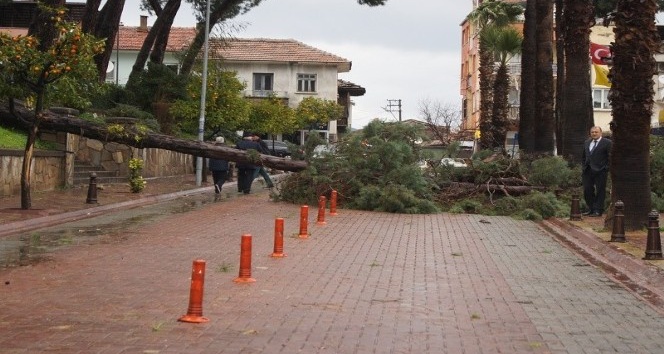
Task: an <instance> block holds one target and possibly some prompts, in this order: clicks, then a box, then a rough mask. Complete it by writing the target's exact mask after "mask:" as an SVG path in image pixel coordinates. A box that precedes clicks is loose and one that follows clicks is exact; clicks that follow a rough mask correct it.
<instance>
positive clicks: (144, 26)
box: [138, 15, 148, 32]
mask: <svg viewBox="0 0 664 354" xmlns="http://www.w3.org/2000/svg"><path fill="white" fill-rule="evenodd" d="M138 30H139V31H145V32H147V31H148V16H147V15H141V25H140V26H139V27H138Z"/></svg>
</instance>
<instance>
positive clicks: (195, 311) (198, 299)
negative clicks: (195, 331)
mask: <svg viewBox="0 0 664 354" xmlns="http://www.w3.org/2000/svg"><path fill="white" fill-rule="evenodd" d="M204 279H205V261H204V260H202V259H197V260H195V261H194V265H193V266H192V268H191V290H190V291H189V309H187V314H186V315H184V316H182V317H180V318H179V319H178V321H180V322H190V323H203V322H207V321H209V319H207V318H205V317H203V283H204Z"/></svg>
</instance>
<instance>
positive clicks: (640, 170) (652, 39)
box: [609, 0, 659, 230]
mask: <svg viewBox="0 0 664 354" xmlns="http://www.w3.org/2000/svg"><path fill="white" fill-rule="evenodd" d="M656 13H657V2H656V1H655V0H619V1H618V5H617V11H616V15H615V23H616V28H615V29H614V33H615V41H614V45H613V67H612V68H611V74H610V75H611V81H612V87H611V91H610V93H609V100H610V101H611V113H612V115H613V122H614V125H613V127H614V128H613V148H612V153H611V167H610V173H611V181H612V195H611V201H612V202H615V201H617V200H621V201H622V202H623V203H625V217H624V223H625V229H626V230H636V229H640V228H642V227H643V226H644V224H645V223H646V222H647V220H648V212H649V211H650V208H651V199H650V174H649V172H650V165H649V164H650V161H649V148H650V119H651V116H652V108H653V96H654V90H653V83H652V79H653V75H654V74H655V72H656V71H655V70H656V66H655V60H654V57H653V56H654V54H655V53H656V52H657V49H658V48H659V36H658V34H657V29H656V27H655V14H656Z"/></svg>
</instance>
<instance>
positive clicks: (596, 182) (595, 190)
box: [582, 127, 611, 216]
mask: <svg viewBox="0 0 664 354" xmlns="http://www.w3.org/2000/svg"><path fill="white" fill-rule="evenodd" d="M610 153H611V140H609V139H607V138H603V137H602V129H601V128H600V127H592V128H590V138H589V139H588V140H586V142H585V143H584V144H583V174H582V181H583V198H584V200H585V201H586V205H587V206H588V210H587V211H586V212H585V213H583V214H584V215H588V216H601V215H602V213H603V212H604V199H605V197H606V179H607V176H608V174H609V154H610Z"/></svg>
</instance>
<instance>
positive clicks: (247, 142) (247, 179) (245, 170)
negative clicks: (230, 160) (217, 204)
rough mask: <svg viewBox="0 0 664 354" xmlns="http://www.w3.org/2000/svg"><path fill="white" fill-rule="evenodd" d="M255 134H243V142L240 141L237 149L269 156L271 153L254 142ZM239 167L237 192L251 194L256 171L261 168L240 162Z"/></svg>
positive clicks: (237, 164)
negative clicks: (254, 151)
mask: <svg viewBox="0 0 664 354" xmlns="http://www.w3.org/2000/svg"><path fill="white" fill-rule="evenodd" d="M254 135H255V134H253V133H250V132H248V131H245V132H244V134H242V140H240V141H239V142H238V143H237V144H236V145H235V148H236V149H240V150H256V151H257V152H258V153H260V154H266V155H269V154H270V152H269V151H267V150H265V149H263V147H262V146H261V145H260V144H259V143H258V142H257V141H255V140H254ZM236 166H237V191H238V192H240V193H244V194H249V193H250V192H251V184H252V183H253V181H254V171H255V170H256V169H257V168H259V167H260V166H257V165H255V164H252V163H248V162H238V163H236Z"/></svg>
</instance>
